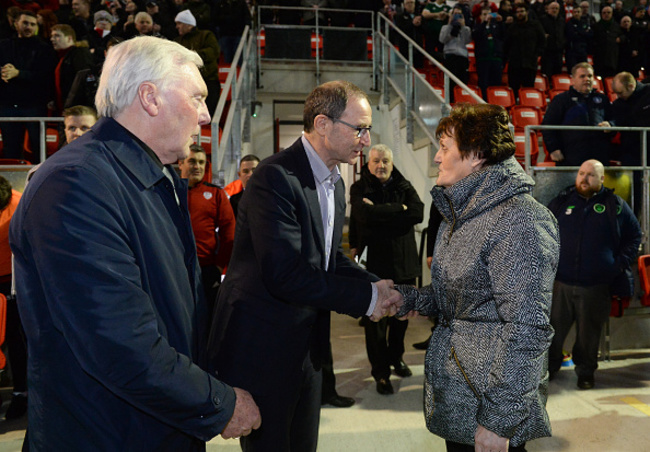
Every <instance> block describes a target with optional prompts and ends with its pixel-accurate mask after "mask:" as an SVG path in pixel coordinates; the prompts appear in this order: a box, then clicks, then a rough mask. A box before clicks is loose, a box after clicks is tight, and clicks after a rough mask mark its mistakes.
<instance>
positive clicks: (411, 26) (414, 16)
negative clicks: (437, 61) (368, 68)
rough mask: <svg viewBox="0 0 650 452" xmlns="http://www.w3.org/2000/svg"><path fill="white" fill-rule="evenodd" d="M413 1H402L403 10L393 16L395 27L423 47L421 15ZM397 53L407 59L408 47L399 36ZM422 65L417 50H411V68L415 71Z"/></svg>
mask: <svg viewBox="0 0 650 452" xmlns="http://www.w3.org/2000/svg"><path fill="white" fill-rule="evenodd" d="M415 6H416V5H415V0H404V8H403V9H401V10H400V11H399V12H398V13H397V14H396V15H395V25H397V27H398V28H399V29H400V30H402V31H403V32H404V33H405V34H406V35H407V36H408V37H409V38H411V39H412V40H413V41H415V43H416V44H417V45H419V46H420V47H422V46H423V44H424V43H423V42H422V36H423V34H422V14H421V13H418V12H417V11H416V8H415ZM398 41H399V44H398V47H399V51H400V53H401V54H402V56H404V58H406V59H408V57H409V46H408V43H407V41H406V39H404V38H403V37H402V36H401V35H400V37H399V40H398ZM423 65H424V58H423V56H422V53H421V52H420V51H419V50H416V49H413V66H414V67H415V68H416V69H419V68H421V67H422V66H423Z"/></svg>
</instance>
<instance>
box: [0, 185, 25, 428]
mask: <svg viewBox="0 0 650 452" xmlns="http://www.w3.org/2000/svg"><path fill="white" fill-rule="evenodd" d="M20 197H21V194H20V192H19V191H16V190H14V189H13V188H12V187H11V184H10V183H9V181H8V180H7V179H5V178H4V177H2V176H0V293H2V294H3V295H5V297H7V314H6V315H7V317H6V328H5V344H6V345H7V351H8V352H9V353H8V355H9V365H10V368H11V377H12V381H13V391H12V394H11V403H10V404H9V407H8V408H7V411H6V412H5V419H6V420H7V421H11V420H13V419H18V418H21V417H23V416H24V415H25V413H26V412H27V346H26V344H25V332H24V331H23V325H22V323H21V321H20V316H19V315H18V306H17V305H16V297H15V296H14V294H13V293H12V290H11V281H12V268H11V267H12V265H11V249H10V248H9V223H10V221H11V218H12V217H13V215H14V212H15V211H16V207H18V202H19V201H20Z"/></svg>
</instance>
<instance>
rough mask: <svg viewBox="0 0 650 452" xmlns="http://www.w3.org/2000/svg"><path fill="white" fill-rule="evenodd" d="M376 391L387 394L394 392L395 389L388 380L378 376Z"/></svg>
mask: <svg viewBox="0 0 650 452" xmlns="http://www.w3.org/2000/svg"><path fill="white" fill-rule="evenodd" d="M377 392H378V393H379V394H381V395H389V394H394V393H395V390H394V389H393V385H392V384H391V383H390V380H387V379H385V378H380V379H379V380H377Z"/></svg>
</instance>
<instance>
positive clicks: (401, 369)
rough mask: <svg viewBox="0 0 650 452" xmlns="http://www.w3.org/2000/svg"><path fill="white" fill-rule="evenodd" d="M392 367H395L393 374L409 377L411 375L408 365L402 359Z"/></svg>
mask: <svg viewBox="0 0 650 452" xmlns="http://www.w3.org/2000/svg"><path fill="white" fill-rule="evenodd" d="M393 367H394V368H395V374H396V375H399V376H400V377H410V376H411V375H413V372H411V369H409V366H407V365H406V363H405V362H404V361H402V360H399V362H398V363H396V364H394V365H393Z"/></svg>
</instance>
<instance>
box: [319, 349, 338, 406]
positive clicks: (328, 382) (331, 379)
mask: <svg viewBox="0 0 650 452" xmlns="http://www.w3.org/2000/svg"><path fill="white" fill-rule="evenodd" d="M329 346H330V347H329V353H328V354H327V355H325V356H324V357H323V360H322V362H321V372H322V374H323V376H322V378H323V390H322V393H321V400H323V401H326V400H329V399H331V398H332V397H335V396H336V395H337V393H336V377H335V376H334V357H333V356H332V343H331V342H330V344H329Z"/></svg>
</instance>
